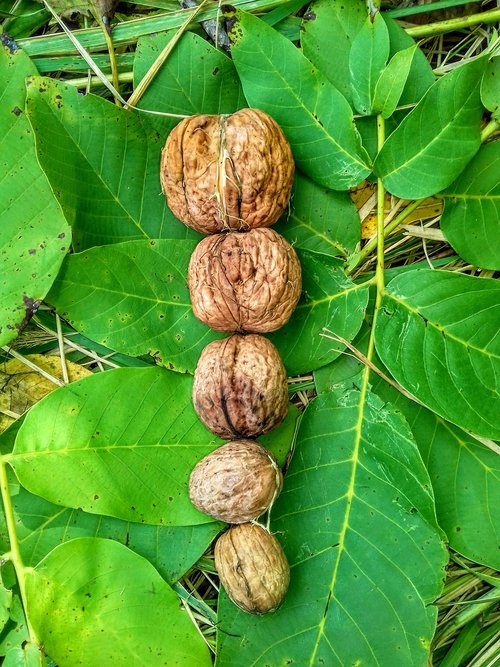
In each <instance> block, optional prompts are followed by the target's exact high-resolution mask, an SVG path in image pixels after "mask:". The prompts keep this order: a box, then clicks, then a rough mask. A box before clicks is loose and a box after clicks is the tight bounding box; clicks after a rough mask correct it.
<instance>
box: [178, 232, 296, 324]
mask: <svg viewBox="0 0 500 667" xmlns="http://www.w3.org/2000/svg"><path fill="white" fill-rule="evenodd" d="M188 284H189V292H190V295H191V303H192V306H193V312H194V314H195V316H196V317H197V318H198V319H199V320H201V321H202V322H204V323H205V324H208V326H210V327H211V328H212V329H215V330H216V331H227V332H229V331H248V332H251V333H266V332H271V331H276V329H279V328H280V327H282V326H283V325H284V324H286V322H288V320H289V318H290V316H291V314H292V312H293V310H294V308H295V306H296V305H297V302H298V300H299V298H300V292H301V289H302V280H301V269H300V262H299V259H298V257H297V255H296V253H295V250H294V249H293V248H292V246H291V245H290V244H289V243H288V241H286V240H285V239H284V238H283V237H282V236H281V235H280V234H278V233H277V232H275V231H274V230H272V229H253V230H252V231H250V232H246V233H244V234H240V233H238V232H230V233H228V234H214V235H213V236H207V238H205V239H203V240H202V241H201V242H200V243H199V244H198V245H197V246H196V248H195V250H194V252H193V254H192V255H191V260H190V262H189V270H188Z"/></svg>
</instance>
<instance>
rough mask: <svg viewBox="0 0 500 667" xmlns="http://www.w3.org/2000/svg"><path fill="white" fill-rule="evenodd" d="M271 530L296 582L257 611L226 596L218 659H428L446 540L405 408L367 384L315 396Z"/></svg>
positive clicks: (403, 663) (335, 663)
mask: <svg viewBox="0 0 500 667" xmlns="http://www.w3.org/2000/svg"><path fill="white" fill-rule="evenodd" d="M272 529H273V531H275V532H276V535H277V536H278V538H279V539H280V541H281V542H282V545H283V547H284V550H285V553H286V555H287V558H288V560H289V562H290V566H291V582H290V588H289V590H288V593H287V595H286V598H285V600H284V602H283V605H282V606H281V607H280V608H279V609H278V610H277V611H276V612H275V613H273V614H268V615H266V616H263V617H259V618H257V619H256V618H255V617H251V616H249V615H248V614H244V613H243V612H241V611H239V610H238V609H237V608H236V607H235V606H234V605H233V604H232V603H230V602H229V601H228V599H227V598H226V596H225V595H223V596H221V598H220V600H219V602H220V612H219V617H220V625H219V635H218V637H219V645H218V665H219V667H226V666H231V667H243V666H245V665H250V664H255V665H257V664H259V665H285V664H287V663H288V664H291V663H293V664H297V665H321V664H323V665H329V667H345V665H354V664H366V665H390V664H397V665H398V666H399V667H415V666H416V665H419V666H421V667H424V665H426V664H427V660H428V656H429V646H430V641H431V639H432V636H433V632H434V628H435V623H436V615H437V609H436V607H433V605H432V604H431V603H432V601H433V600H434V599H435V598H436V597H437V596H438V595H439V592H440V590H441V588H442V579H443V574H444V571H443V568H444V565H445V562H446V550H445V549H444V546H443V544H442V542H441V538H440V532H439V529H438V528H437V524H436V520H435V515H434V505H433V497H432V491H431V486H430V481H429V478H428V475H427V471H426V470H425V467H424V465H423V463H422V460H421V458H420V455H419V453H418V450H417V448H416V445H415V443H414V441H413V438H412V436H411V433H410V431H409V429H408V426H407V424H406V423H405V421H404V419H402V417H401V416H400V415H399V413H397V412H396V411H395V410H394V409H393V408H391V407H390V406H388V405H384V404H383V403H382V402H381V401H380V399H378V398H377V397H375V396H374V395H372V394H370V393H369V392H368V393H367V394H365V393H363V392H359V391H357V390H347V391H346V392H345V393H340V394H339V395H335V394H333V393H327V394H323V395H321V396H319V397H318V398H316V399H315V400H314V401H313V402H312V403H311V404H310V406H309V407H308V408H307V410H306V412H305V414H304V415H303V417H302V421H301V424H300V427H299V433H298V436H297V443H296V448H295V453H294V456H293V457H292V460H291V463H290V467H289V469H288V472H287V475H286V477H285V486H284V489H283V491H282V493H281V494H280V496H279V497H278V499H277V502H276V505H275V507H274V508H273V524H272Z"/></svg>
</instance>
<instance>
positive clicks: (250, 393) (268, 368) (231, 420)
mask: <svg viewBox="0 0 500 667" xmlns="http://www.w3.org/2000/svg"><path fill="white" fill-rule="evenodd" d="M193 403H194V408H195V410H196V412H197V413H198V416H199V418H200V419H201V421H202V422H203V423H204V424H205V426H206V427H207V428H208V429H210V431H212V432H213V433H215V434H216V435H218V436H219V437H221V438H228V439H231V438H248V437H254V436H257V435H262V434H263V433H267V432H268V431H271V430H272V429H273V428H275V427H276V426H278V424H280V423H281V422H282V421H283V419H284V418H285V416H286V413H287V411H288V386H287V377H286V371H285V367H284V366H283V362H282V361H281V358H280V356H279V354H278V351H277V350H276V348H275V347H274V345H273V344H272V343H271V342H270V341H269V340H267V338H263V337H262V336H257V335H255V334H249V335H248V336H242V335H240V334H235V335H234V336H230V337H229V338H223V339H222V340H215V341H213V342H212V343H209V344H208V345H207V346H206V347H205V348H204V350H203V351H202V353H201V355H200V358H199V360H198V365H197V367H196V370H195V373H194V384H193Z"/></svg>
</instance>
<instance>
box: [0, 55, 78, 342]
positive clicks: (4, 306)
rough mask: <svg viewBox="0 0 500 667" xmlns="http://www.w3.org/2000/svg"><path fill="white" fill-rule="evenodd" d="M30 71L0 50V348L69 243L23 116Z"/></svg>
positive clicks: (43, 290)
mask: <svg viewBox="0 0 500 667" xmlns="http://www.w3.org/2000/svg"><path fill="white" fill-rule="evenodd" d="M34 71H35V68H34V66H33V65H32V63H31V61H30V60H29V58H28V57H27V56H26V55H25V54H24V52H23V51H21V50H19V49H12V50H9V48H7V47H4V46H3V45H0V127H1V128H2V132H1V136H0V156H1V157H0V172H1V178H0V200H1V202H2V224H1V227H0V345H5V344H6V343H8V342H10V341H11V340H13V339H14V338H15V337H16V336H17V335H18V333H19V331H20V330H21V329H22V328H23V327H24V326H25V325H26V324H27V323H28V321H29V319H30V317H31V315H32V314H33V312H34V311H36V309H37V307H38V305H39V303H40V301H41V300H42V299H43V298H44V297H45V295H46V294H47V292H48V290H49V289H50V286H51V285H52V282H53V280H54V278H55V277H56V275H57V272H58V270H59V267H60V265H61V262H62V261H63V259H64V255H65V254H66V252H67V250H68V248H69V245H70V243H71V229H70V228H69V226H68V224H67V222H66V220H65V219H64V216H63V214H62V211H61V209H60V207H59V205H58V203H57V201H56V199H55V198H54V195H53V194H52V191H51V189H50V186H49V184H48V183H47V179H46V178H45V175H44V174H43V172H42V170H41V169H40V166H39V164H38V162H37V159H36V153H35V144H34V139H33V133H32V131H31V129H30V126H29V123H28V121H27V119H26V116H25V114H24V111H23V110H24V101H25V88H24V79H25V78H26V77H27V76H29V75H31V74H33V73H34Z"/></svg>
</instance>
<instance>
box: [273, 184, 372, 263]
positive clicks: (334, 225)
mask: <svg viewBox="0 0 500 667" xmlns="http://www.w3.org/2000/svg"><path fill="white" fill-rule="evenodd" d="M275 229H276V231H277V232H279V233H280V234H283V236H285V237H286V238H287V239H288V240H289V241H290V243H292V244H293V246H294V248H295V249H299V248H300V249H302V250H309V251H310V252H317V253H321V254H323V255H331V256H333V257H339V256H340V257H347V255H348V254H349V253H351V252H353V251H354V249H355V248H356V245H357V244H358V243H359V241H360V237H361V221H360V219H359V215H358V213H357V211H356V207H355V206H354V204H353V202H352V200H351V198H350V197H349V195H348V194H347V193H346V192H335V190H327V189H326V188H324V187H322V186H321V185H318V184H317V183H314V181H310V180H309V179H308V178H305V177H304V176H302V174H300V173H297V174H296V176H295V184H294V189H293V194H292V207H291V209H290V211H289V213H287V215H286V216H283V217H282V218H281V220H280V222H279V223H278V224H277V225H276V227H275ZM305 270H306V271H307V267H305Z"/></svg>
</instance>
